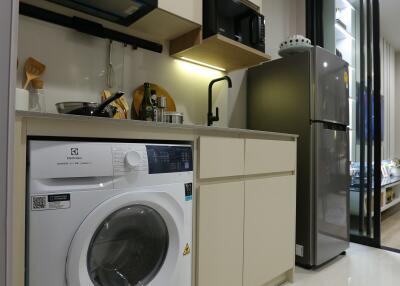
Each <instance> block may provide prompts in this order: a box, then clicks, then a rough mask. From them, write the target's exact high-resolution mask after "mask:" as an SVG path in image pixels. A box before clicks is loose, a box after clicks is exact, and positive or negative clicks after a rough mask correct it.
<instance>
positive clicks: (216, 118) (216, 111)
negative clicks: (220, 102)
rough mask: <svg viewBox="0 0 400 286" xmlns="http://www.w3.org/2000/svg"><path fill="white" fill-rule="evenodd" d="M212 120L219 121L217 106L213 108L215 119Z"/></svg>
mask: <svg viewBox="0 0 400 286" xmlns="http://www.w3.org/2000/svg"><path fill="white" fill-rule="evenodd" d="M214 121H219V108H218V107H217V108H215V119H214Z"/></svg>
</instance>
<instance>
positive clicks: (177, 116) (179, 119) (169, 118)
mask: <svg viewBox="0 0 400 286" xmlns="http://www.w3.org/2000/svg"><path fill="white" fill-rule="evenodd" d="M163 121H164V122H168V123H175V124H183V113H181V112H168V111H167V112H164V120H163Z"/></svg>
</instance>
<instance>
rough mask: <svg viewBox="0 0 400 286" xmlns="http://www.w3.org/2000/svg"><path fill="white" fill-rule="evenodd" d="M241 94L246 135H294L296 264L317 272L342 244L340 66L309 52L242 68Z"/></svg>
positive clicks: (345, 230) (343, 93)
mask: <svg viewBox="0 0 400 286" xmlns="http://www.w3.org/2000/svg"><path fill="white" fill-rule="evenodd" d="M247 92H248V95H247V125H248V126H247V127H248V128H249V129H254V130H265V131H275V132H285V133H293V134H298V135H299V139H298V150H297V154H298V155H297V156H298V158H297V170H296V173H297V174H296V175H297V204H296V216H297V217H296V264H298V265H300V266H303V267H306V268H314V267H318V266H321V265H322V264H324V263H326V262H328V261H330V260H332V259H333V258H335V257H337V256H338V255H341V254H344V253H345V251H346V249H347V248H348V246H349V224H350V221H349V219H350V217H349V187H350V174H349V173H350V160H349V131H348V125H349V73H348V64H347V63H346V62H345V61H343V60H342V59H340V58H339V57H337V56H336V55H334V54H331V53H330V52H329V51H327V50H324V49H322V48H320V47H314V48H312V49H310V51H306V52H303V53H299V54H295V55H292V56H288V57H286V58H282V59H278V60H274V61H271V62H268V63H265V64H262V65H260V66H257V67H254V68H251V69H249V71H248V81H247ZM283 215H285V214H277V219H279V217H280V216H283Z"/></svg>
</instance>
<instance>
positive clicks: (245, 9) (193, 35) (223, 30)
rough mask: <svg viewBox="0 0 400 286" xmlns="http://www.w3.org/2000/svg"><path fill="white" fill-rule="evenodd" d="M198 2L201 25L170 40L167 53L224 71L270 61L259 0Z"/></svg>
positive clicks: (207, 0) (206, 0)
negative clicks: (201, 6) (266, 50)
mask: <svg viewBox="0 0 400 286" xmlns="http://www.w3.org/2000/svg"><path fill="white" fill-rule="evenodd" d="M201 1H202V3H203V8H202V10H203V16H202V17H203V23H202V28H201V29H196V30H193V31H190V32H189V33H187V34H185V35H183V36H181V37H178V38H176V39H174V40H172V41H171V42H170V55H171V56H173V57H176V58H179V59H183V60H186V61H189V62H193V63H197V64H202V65H205V66H208V67H212V68H215V69H218V70H222V71H228V72H229V71H232V70H236V69H242V68H247V67H251V66H255V65H258V64H260V63H263V62H266V61H268V60H270V56H269V55H267V54H265V19H264V16H263V15H262V14H261V13H260V7H259V5H260V4H261V1H260V0H259V1H254V2H253V1H250V0H241V1H236V0H218V1H215V0H201Z"/></svg>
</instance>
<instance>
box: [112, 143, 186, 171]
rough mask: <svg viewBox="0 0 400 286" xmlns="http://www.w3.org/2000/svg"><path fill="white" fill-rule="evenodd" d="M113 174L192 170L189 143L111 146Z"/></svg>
mask: <svg viewBox="0 0 400 286" xmlns="http://www.w3.org/2000/svg"><path fill="white" fill-rule="evenodd" d="M112 157H113V169H114V176H124V175H128V174H130V173H132V172H140V171H145V172H146V173H148V174H163V173H178V172H189V171H193V155H192V147H191V146H189V145H181V146H178V145H163V144H121V145H114V146H113V147H112Z"/></svg>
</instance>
